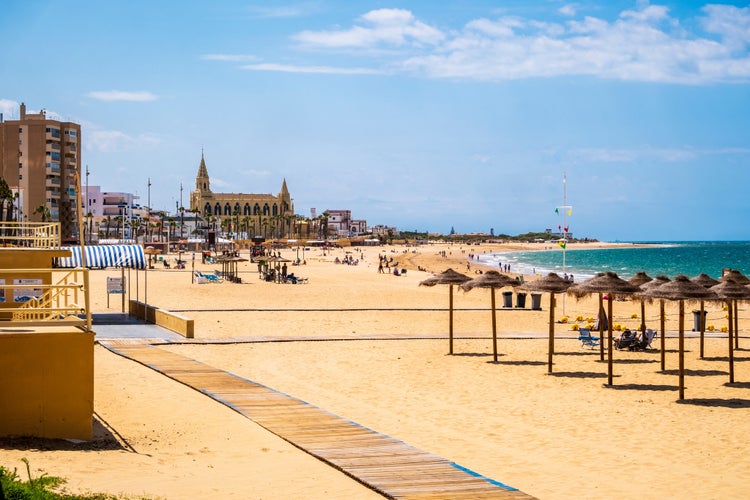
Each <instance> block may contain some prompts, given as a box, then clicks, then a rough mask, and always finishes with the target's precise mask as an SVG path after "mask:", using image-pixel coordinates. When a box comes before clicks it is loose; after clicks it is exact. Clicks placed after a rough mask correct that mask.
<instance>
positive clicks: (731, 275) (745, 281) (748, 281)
mask: <svg viewBox="0 0 750 500" xmlns="http://www.w3.org/2000/svg"><path fill="white" fill-rule="evenodd" d="M726 280H732V281H734V282H735V283H739V284H740V285H743V286H744V285H750V278H748V277H747V276H745V275H744V274H742V273H741V272H739V271H738V270H737V269H729V270H728V271H727V272H725V273H724V275H723V276H722V277H721V279H720V280H719V281H726ZM730 307H731V306H730ZM738 317H739V314H738V310H737V301H734V348H735V349H739V348H740V334H739V329H738V328H737V327H738V323H739V320H738V319H737V318H738ZM729 331H732V325H729Z"/></svg>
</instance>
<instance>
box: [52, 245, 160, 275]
mask: <svg viewBox="0 0 750 500" xmlns="http://www.w3.org/2000/svg"><path fill="white" fill-rule="evenodd" d="M61 248H62V249H63V250H70V253H71V256H70V257H60V258H59V259H58V261H57V267H63V268H73V267H81V266H82V265H83V264H82V260H81V247H80V246H70V247H61ZM84 248H85V249H86V254H85V255H86V267H88V268H97V267H130V268H134V269H143V268H145V267H146V255H145V253H144V251H143V247H142V246H141V245H88V246H85V247H84Z"/></svg>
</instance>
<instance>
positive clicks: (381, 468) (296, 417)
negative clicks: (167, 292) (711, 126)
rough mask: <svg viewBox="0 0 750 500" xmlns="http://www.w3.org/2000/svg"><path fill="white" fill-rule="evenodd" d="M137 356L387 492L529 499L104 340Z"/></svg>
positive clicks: (272, 398) (329, 418)
mask: <svg viewBox="0 0 750 500" xmlns="http://www.w3.org/2000/svg"><path fill="white" fill-rule="evenodd" d="M100 343H101V344H102V345H103V346H104V347H106V348H107V349H109V350H110V351H112V352H114V353H116V354H119V355H121V356H124V357H126V358H129V359H132V360H134V361H137V362H139V363H141V364H143V365H145V366H147V367H149V368H151V369H153V370H156V371H158V372H160V373H163V374H164V375H166V376H168V377H170V378H172V379H174V380H176V381H178V382H181V383H183V384H185V385H188V386H189V387H192V388H194V389H196V390H198V391H200V392H202V393H203V394H205V395H207V396H209V397H211V398H213V399H215V400H216V401H219V402H221V403H222V404H225V405H227V406H229V407H230V408H232V409H234V410H235V411H237V412H238V413H240V414H242V415H244V416H246V417H247V418H249V419H251V420H253V421H254V422H256V423H257V424H259V425H261V426H262V427H264V428H266V429H267V430H269V431H270V432H272V433H274V434H276V435H277V436H279V437H281V438H282V439H285V440H286V441H288V442H290V443H292V444H294V445H295V446H297V447H298V448H300V449H302V450H304V451H306V452H307V453H309V454H311V455H313V456H315V457H317V458H319V459H321V460H323V461H325V462H326V463H328V464H330V465H332V466H333V467H335V468H337V469H338V470H340V471H342V472H344V473H345V474H347V475H349V476H351V477H352V478H354V479H356V480H357V481H359V482H361V483H363V484H365V485H366V486H368V487H370V488H372V489H373V490H375V491H377V492H379V493H381V494H383V495H385V496H387V497H390V498H404V499H410V500H411V499H421V498H430V499H440V498H445V499H462V498H471V499H482V498H501V499H528V498H532V497H530V496H529V495H527V494H525V493H523V492H521V491H518V490H516V489H515V488H511V487H508V486H506V485H503V484H502V483H499V482H497V481H493V480H491V479H488V478H485V477H484V476H481V475H479V474H477V473H475V472H472V471H470V470H468V469H465V468H463V467H461V466H458V465H456V464H454V463H452V462H450V461H448V460H446V459H444V458H442V457H439V456H437V455H433V454H431V453H427V452H425V451H422V450H419V449H418V448H414V447H413V446H410V445H408V444H406V443H404V442H402V441H399V440H397V439H394V438H392V437H390V436H386V435H384V434H380V433H378V432H375V431H373V430H371V429H368V428H366V427H362V426H361V425H358V424H356V423H355V422H351V421H349V420H346V419H343V418H340V417H337V416H336V415H333V414H331V413H329V412H327V411H325V410H324V409H321V408H317V407H315V406H313V405H311V404H308V403H306V402H304V401H301V400H299V399H296V398H294V397H292V396H289V395H287V394H283V393H280V392H278V391H274V390H273V389H270V388H268V387H265V386H263V385H261V384H257V383H255V382H252V381H250V380H246V379H243V378H240V377H236V376H234V375H232V374H230V373H227V372H224V371H222V370H219V369H216V368H213V367H210V366H208V365H205V364H203V363H200V362H198V361H196V360H193V359H189V358H186V357H183V356H180V355H179V354H175V353H171V352H168V351H164V350H161V349H158V348H157V347H155V346H153V345H150V344H149V343H148V342H146V341H139V342H133V341H103V342H100Z"/></svg>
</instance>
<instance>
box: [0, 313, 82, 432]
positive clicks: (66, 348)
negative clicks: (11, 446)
mask: <svg viewBox="0 0 750 500" xmlns="http://www.w3.org/2000/svg"><path fill="white" fill-rule="evenodd" d="M0 388H1V389H0V390H1V391H2V393H1V394H2V396H1V398H2V400H1V401H0V436H35V437H44V438H65V439H84V440H90V439H91V438H92V437H93V436H92V432H93V429H92V419H93V414H94V333H93V332H88V333H86V332H82V331H80V330H75V331H70V332H64V331H61V332H52V333H39V332H38V331H33V330H32V331H29V332H4V331H2V328H0Z"/></svg>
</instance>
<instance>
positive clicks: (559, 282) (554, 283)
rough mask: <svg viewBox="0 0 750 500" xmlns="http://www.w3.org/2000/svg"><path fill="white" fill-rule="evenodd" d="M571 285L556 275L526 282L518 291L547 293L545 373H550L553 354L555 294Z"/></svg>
mask: <svg viewBox="0 0 750 500" xmlns="http://www.w3.org/2000/svg"><path fill="white" fill-rule="evenodd" d="M572 285H573V283H571V282H570V281H568V280H566V279H564V278H561V277H560V276H558V275H557V274H556V273H549V274H548V275H547V276H544V277H542V278H539V279H538V280H534V281H527V282H525V283H524V284H523V285H521V286H520V287H518V288H519V289H522V290H528V291H530V292H549V294H550V295H549V347H548V349H547V372H548V373H552V356H553V355H554V353H555V294H556V293H562V292H564V291H566V290H568V289H569V288H570V287H571V286H572Z"/></svg>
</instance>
